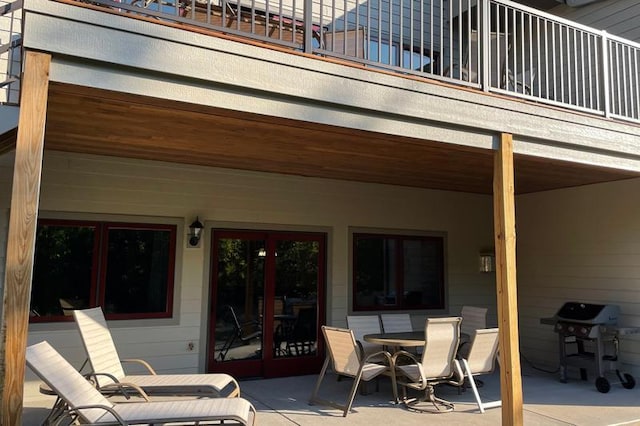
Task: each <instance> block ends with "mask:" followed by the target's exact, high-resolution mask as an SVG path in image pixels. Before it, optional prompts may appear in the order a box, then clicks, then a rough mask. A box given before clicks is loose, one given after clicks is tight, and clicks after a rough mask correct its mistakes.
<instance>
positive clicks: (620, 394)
mask: <svg viewBox="0 0 640 426" xmlns="http://www.w3.org/2000/svg"><path fill="white" fill-rule="evenodd" d="M316 378H317V376H315V375H314V376H299V377H287V378H281V379H268V380H246V381H242V382H241V383H240V386H241V389H242V396H243V397H245V398H247V399H249V400H250V401H251V402H252V403H253V404H254V405H255V407H256V409H257V410H258V419H257V424H258V425H259V426H275V425H320V424H322V425H325V426H326V425H331V424H336V425H337V424H340V425H344V424H347V422H348V424H349V425H367V426H374V425H382V424H385V423H388V424H403V425H418V424H424V423H425V422H427V421H428V422H429V424H430V425H469V424H473V425H487V426H489V425H491V426H494V425H497V424H500V423H501V409H500V408H492V409H488V410H487V412H486V413H485V414H480V412H479V411H478V409H477V405H476V404H475V403H474V399H473V394H472V392H471V391H466V392H463V393H461V394H459V393H458V390H457V389H455V388H453V387H449V386H440V387H439V388H438V390H437V394H438V395H439V396H441V397H443V398H445V399H447V400H450V401H452V402H454V403H455V411H454V412H452V413H446V414H441V415H432V414H422V413H416V412H412V411H409V410H407V409H405V408H404V407H402V406H396V405H394V404H393V403H392V402H391V399H392V396H391V395H392V394H391V385H390V381H389V380H388V379H387V378H385V377H381V378H380V381H379V391H377V392H376V391H375V385H374V384H373V383H370V384H369V385H370V386H369V389H370V390H371V393H370V394H368V395H361V394H360V393H358V394H357V395H356V398H355V400H354V403H353V411H352V412H351V413H350V414H349V415H348V416H347V418H346V419H345V418H343V417H342V413H341V412H340V411H339V410H336V409H332V408H330V407H323V406H311V405H309V404H308V398H309V395H310V394H311V391H312V390H313V387H314V385H315V380H316ZM569 378H570V380H569V382H568V383H560V382H559V380H558V375H557V374H549V373H543V372H540V371H537V370H533V369H531V368H527V367H526V366H524V367H523V393H524V403H525V405H524V423H525V424H526V425H536V426H537V425H541V426H547V425H576V426H601V425H622V424H624V425H631V424H637V425H640V407H639V405H640V403H639V401H640V386H639V387H636V388H634V389H631V390H627V389H624V388H623V387H622V386H620V385H618V384H612V387H611V391H610V392H609V393H607V394H602V393H600V392H598V391H597V390H596V388H595V386H594V385H593V380H591V378H590V380H589V381H581V380H579V379H578V374H577V372H575V373H574V375H570V376H569ZM482 380H483V382H484V386H483V387H482V388H481V389H480V393H481V395H482V397H483V400H484V401H491V400H495V399H498V398H499V395H500V391H499V390H500V387H499V382H500V378H499V376H498V373H495V374H494V375H492V376H482ZM350 386H351V382H350V380H348V379H345V380H341V381H337V380H335V379H334V377H331V376H328V377H327V379H326V380H325V382H324V383H323V388H322V390H321V395H324V396H331V397H332V398H336V399H337V398H344V399H346V395H347V392H348V390H349V388H350ZM54 399H55V398H54V397H51V396H48V397H47V396H43V395H40V394H39V393H38V383H37V382H28V384H27V385H26V386H25V401H24V407H25V408H24V418H23V424H24V425H27V426H30V425H39V424H41V423H42V420H43V419H44V417H46V414H47V412H48V408H49V407H51V406H52V404H53V402H54Z"/></svg>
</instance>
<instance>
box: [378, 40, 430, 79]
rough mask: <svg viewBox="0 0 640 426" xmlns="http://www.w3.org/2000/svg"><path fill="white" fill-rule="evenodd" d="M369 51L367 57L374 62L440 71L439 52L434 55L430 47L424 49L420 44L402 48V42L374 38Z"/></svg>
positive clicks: (425, 70) (427, 70) (417, 69)
mask: <svg viewBox="0 0 640 426" xmlns="http://www.w3.org/2000/svg"><path fill="white" fill-rule="evenodd" d="M367 52H368V55H367V58H368V59H369V60H371V61H374V62H380V63H382V64H386V65H394V66H399V67H402V68H405V69H413V70H416V71H424V72H430V73H437V72H438V66H437V59H438V55H437V53H434V55H433V56H432V55H431V54H430V53H429V50H428V49H425V50H424V51H423V50H421V49H420V47H419V46H413V47H411V46H409V45H404V46H403V47H402V49H400V43H397V42H393V43H391V44H390V43H389V41H388V40H382V41H378V40H375V39H373V38H372V39H370V40H369V43H368V49H367ZM400 53H401V54H402V58H401V57H400V56H401V55H400Z"/></svg>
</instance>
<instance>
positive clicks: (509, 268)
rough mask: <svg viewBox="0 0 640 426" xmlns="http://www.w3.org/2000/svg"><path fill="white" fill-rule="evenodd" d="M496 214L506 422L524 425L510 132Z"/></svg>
mask: <svg viewBox="0 0 640 426" xmlns="http://www.w3.org/2000/svg"><path fill="white" fill-rule="evenodd" d="M493 216H494V218H493V220H494V227H495V230H494V232H495V245H496V285H497V294H498V326H499V327H500V386H501V388H500V389H501V390H500V392H501V397H502V424H503V425H508V426H520V425H522V422H523V408H522V377H521V374H520V350H519V348H518V295H517V291H516V227H515V223H516V219H515V201H514V177H513V139H512V136H511V135H510V134H502V135H501V138H500V148H499V149H498V150H497V151H496V153H495V156H494V163H493Z"/></svg>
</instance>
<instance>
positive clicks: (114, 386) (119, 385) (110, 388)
mask: <svg viewBox="0 0 640 426" xmlns="http://www.w3.org/2000/svg"><path fill="white" fill-rule="evenodd" d="M98 376H105V377H108V378H109V379H111V380H112V381H113V383H109V384H107V385H104V386H100V384H99V383H98V380H97V378H98ZM84 377H85V379H87V380H89V381H90V382H91V383H93V384H94V386H95V387H96V389H98V390H99V391H100V392H101V393H104V392H120V393H121V394H122V395H123V396H124V397H125V398H126V399H130V398H131V396H130V395H129V393H130V391H131V389H133V390H134V391H135V392H136V393H137V394H138V395H139V396H141V397H142V398H144V399H145V401H147V402H149V401H151V399H150V398H149V395H147V393H146V392H145V391H144V390H143V389H142V388H141V387H140V386H138V385H136V384H135V383H125V382H120V381H119V380H118V379H116V378H115V376H113V375H112V374H109V373H87V374H85V375H84Z"/></svg>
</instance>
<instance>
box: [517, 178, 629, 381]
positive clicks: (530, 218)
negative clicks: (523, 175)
mask: <svg viewBox="0 0 640 426" xmlns="http://www.w3.org/2000/svg"><path fill="white" fill-rule="evenodd" d="M639 191H640V179H633V180H626V181H620V182H614V183H606V184H598V185H589V186H584V187H579V188H572V189H565V190H558V191H549V192H543V193H537V194H530V195H522V196H519V197H517V200H516V203H517V205H516V208H517V226H518V243H517V250H518V304H519V308H520V330H521V336H520V337H521V348H522V354H523V355H524V357H525V358H527V359H529V360H531V361H534V362H537V363H545V364H547V365H548V366H549V365H555V366H557V363H558V357H557V354H558V338H557V335H556V334H555V333H554V332H553V328H552V327H551V326H549V325H542V324H540V318H543V317H552V316H553V315H555V314H556V312H557V311H558V309H559V308H560V307H561V306H562V304H563V303H565V302H568V301H578V302H587V303H598V304H614V305H619V306H620V310H621V316H620V318H619V321H618V325H619V326H625V327H640V292H639V291H638V289H639V288H640V222H639V221H638V218H639V217H640V198H638V196H637V194H638V193H639ZM620 351H621V357H620V362H619V367H620V368H621V370H624V371H629V372H632V373H633V374H635V375H636V376H637V375H638V374H640V335H630V336H625V337H624V338H623V339H621V343H620ZM550 354H554V355H555V357H554V355H551V356H550ZM575 373H576V371H575V369H574V371H573V374H575ZM573 377H575V376H573ZM592 378H593V377H592V376H590V378H589V379H590V380H591V379H592Z"/></svg>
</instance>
